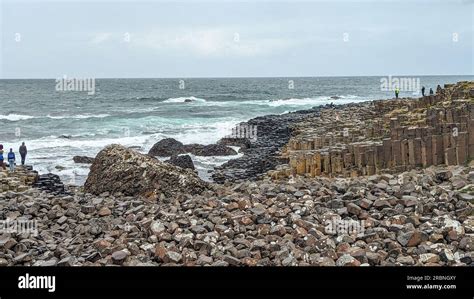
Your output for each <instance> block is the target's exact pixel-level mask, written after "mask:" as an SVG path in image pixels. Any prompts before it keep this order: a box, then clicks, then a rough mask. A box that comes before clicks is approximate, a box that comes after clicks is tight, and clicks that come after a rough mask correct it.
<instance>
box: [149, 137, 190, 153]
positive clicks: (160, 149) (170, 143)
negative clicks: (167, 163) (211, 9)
mask: <svg viewBox="0 0 474 299" xmlns="http://www.w3.org/2000/svg"><path fill="white" fill-rule="evenodd" d="M183 146H184V145H183V144H182V143H181V142H179V141H177V140H176V139H173V138H165V139H162V140H160V141H158V142H157V143H155V144H154V145H153V146H152V148H151V149H150V150H149V151H148V155H150V156H160V157H170V156H173V155H179V154H184V153H185V151H184V149H183Z"/></svg>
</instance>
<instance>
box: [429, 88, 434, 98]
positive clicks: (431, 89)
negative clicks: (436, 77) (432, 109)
mask: <svg viewBox="0 0 474 299" xmlns="http://www.w3.org/2000/svg"><path fill="white" fill-rule="evenodd" d="M433 94H434V92H433V88H430V96H432V95H433Z"/></svg>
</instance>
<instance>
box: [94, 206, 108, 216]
mask: <svg viewBox="0 0 474 299" xmlns="http://www.w3.org/2000/svg"><path fill="white" fill-rule="evenodd" d="M97 214H99V216H101V217H104V216H109V215H112V211H111V210H110V209H109V208H107V207H103V208H102V209H100V210H99V212H98V213H97Z"/></svg>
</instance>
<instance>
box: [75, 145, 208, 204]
mask: <svg viewBox="0 0 474 299" xmlns="http://www.w3.org/2000/svg"><path fill="white" fill-rule="evenodd" d="M207 187H208V184H207V183H205V182H203V181H201V179H200V178H199V177H198V176H197V175H196V174H195V173H194V172H193V171H191V170H185V169H182V168H180V167H176V166H174V165H171V164H169V163H164V162H161V161H159V160H158V159H155V158H153V157H150V156H148V155H143V154H140V153H138V152H136V151H133V150H131V149H128V148H126V147H123V146H121V145H109V146H107V147H105V148H104V149H103V150H102V151H100V152H99V153H98V154H97V156H96V158H95V160H94V163H93V164H92V166H91V168H90V172H89V175H88V177H87V180H86V182H85V184H84V190H85V191H86V192H89V193H92V194H101V193H104V192H110V193H116V192H121V193H123V194H125V195H132V196H145V197H151V198H158V197H159V196H161V194H163V195H164V196H171V195H173V194H177V193H180V192H182V193H186V194H198V193H201V192H202V191H203V190H205V189H207Z"/></svg>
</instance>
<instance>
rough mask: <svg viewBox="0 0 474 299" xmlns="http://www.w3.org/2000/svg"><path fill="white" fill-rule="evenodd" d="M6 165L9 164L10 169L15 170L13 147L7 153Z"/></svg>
mask: <svg viewBox="0 0 474 299" xmlns="http://www.w3.org/2000/svg"><path fill="white" fill-rule="evenodd" d="M8 165H9V166H10V171H14V170H15V153H14V152H13V149H12V148H11V149H10V152H9V153H8Z"/></svg>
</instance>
